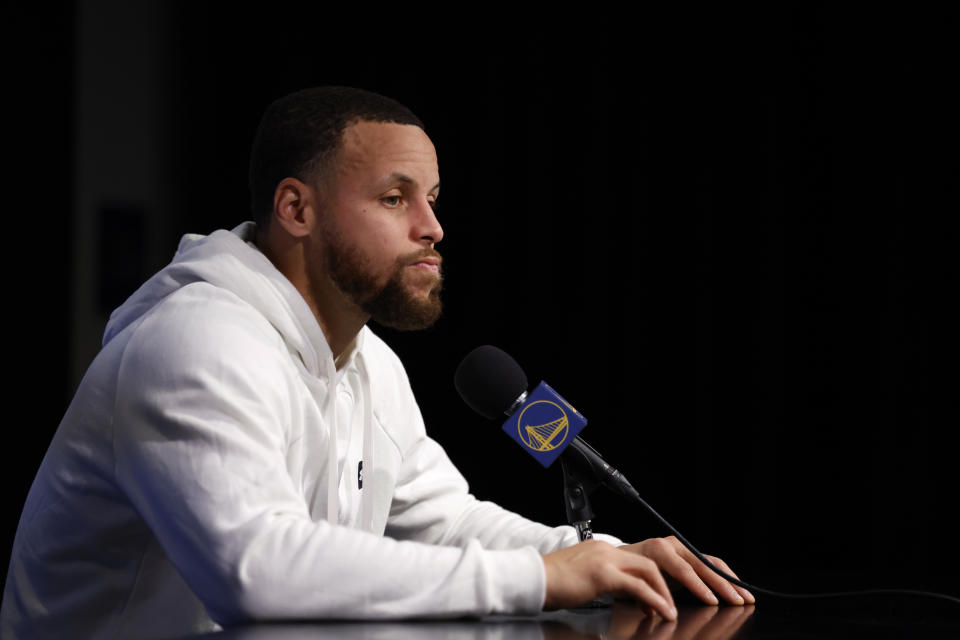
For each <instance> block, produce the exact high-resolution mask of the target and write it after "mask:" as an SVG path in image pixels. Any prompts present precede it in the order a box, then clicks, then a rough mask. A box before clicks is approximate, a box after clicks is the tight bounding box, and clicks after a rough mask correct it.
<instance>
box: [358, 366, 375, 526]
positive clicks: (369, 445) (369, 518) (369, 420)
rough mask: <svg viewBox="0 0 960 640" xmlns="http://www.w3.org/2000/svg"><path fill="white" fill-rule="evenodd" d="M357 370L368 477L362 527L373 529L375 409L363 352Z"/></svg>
mask: <svg viewBox="0 0 960 640" xmlns="http://www.w3.org/2000/svg"><path fill="white" fill-rule="evenodd" d="M356 362H357V370H358V371H359V373H360V394H361V395H362V396H363V466H364V471H365V473H364V475H365V476H366V478H367V482H366V489H365V490H361V491H360V528H362V529H363V530H364V531H371V532H372V531H373V497H374V496H373V494H374V492H375V491H376V487H375V486H374V484H373V470H374V469H375V468H376V467H375V466H374V460H373V409H372V408H371V399H370V395H371V394H370V373H369V372H368V371H367V361H366V359H365V358H364V357H363V352H362V351H361V352H360V353H358V354H357V357H356Z"/></svg>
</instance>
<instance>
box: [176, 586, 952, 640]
mask: <svg viewBox="0 0 960 640" xmlns="http://www.w3.org/2000/svg"><path fill="white" fill-rule="evenodd" d="M678 609H679V612H680V615H679V618H678V620H677V621H676V622H667V621H665V620H663V619H662V618H660V617H658V616H648V615H647V614H646V613H645V612H644V611H643V609H641V608H639V607H636V606H633V605H631V604H625V603H619V602H618V603H616V604H614V605H613V607H612V608H601V609H582V610H580V609H578V610H565V611H555V612H548V613H543V614H541V615H539V616H536V617H509V616H496V617H487V618H482V619H479V620H476V619H470V620H443V621H408V622H329V621H328V622H311V623H296V624H289V623H285V624H263V623H261V624H256V625H251V626H246V627H236V628H231V629H226V630H224V631H220V632H217V633H213V634H206V635H201V636H193V637H194V638H204V639H206V640H238V639H243V640H267V639H270V640H308V639H315V638H346V639H350V638H365V639H378V638H391V639H393V638H398V639H401V640H402V639H405V638H418V639H426V640H433V639H437V640H439V639H441V638H454V639H458V640H459V639H464V640H466V639H473V638H476V639H481V638H483V639H492V638H529V639H532V640H540V639H544V640H553V639H561V638H563V639H566V638H606V639H610V640H615V639H617V640H618V639H626V638H656V639H657V640H668V639H670V640H681V639H683V640H686V639H693V638H697V639H707V640H725V639H726V638H845V639H847V638H852V639H856V638H872V639H877V640H883V639H885V638H921V639H925V638H934V639H936V638H957V639H960V605H956V604H951V603H947V602H937V601H931V600H924V599H918V598H909V597H882V598H873V599H866V598H862V599H855V600H854V599H847V600H843V601H841V600H838V601H832V602H821V601H817V602H803V603H797V602H789V603H786V602H774V601H761V602H760V603H758V604H756V605H747V606H743V607H736V606H719V607H711V606H703V605H697V604H693V603H688V604H680V603H678Z"/></svg>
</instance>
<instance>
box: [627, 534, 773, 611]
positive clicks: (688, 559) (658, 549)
mask: <svg viewBox="0 0 960 640" xmlns="http://www.w3.org/2000/svg"><path fill="white" fill-rule="evenodd" d="M620 548H621V549H624V550H627V551H631V552H633V553H635V554H637V555H640V556H643V557H645V558H649V559H650V560H653V561H654V562H655V563H656V565H657V566H658V567H660V569H662V570H663V571H665V572H666V573H668V574H670V575H671V576H673V578H674V579H676V580H677V581H678V582H680V584H682V585H683V586H685V587H686V588H687V589H689V590H690V592H691V593H693V594H694V595H695V596H697V597H698V598H700V599H701V600H703V601H704V602H706V603H707V604H718V602H717V598H716V596H714V595H713V594H714V592H716V593H717V594H718V595H719V596H720V597H721V598H723V599H724V600H726V601H727V602H729V603H730V604H743V603H744V602H747V603H750V604H752V603H754V602H756V599H755V598H754V597H753V594H752V593H750V592H749V591H747V590H746V589H744V588H743V587H738V586H737V585H735V584H731V583H730V582H727V581H726V580H725V579H723V578H721V577H720V576H719V575H717V574H716V573H714V572H713V570H712V569H710V567H708V566H707V565H705V564H703V563H702V562H700V560H699V559H697V557H696V556H695V555H693V554H692V553H690V550H689V549H687V548H686V547H685V546H683V544H682V543H681V542H680V541H679V540H677V539H676V537H674V536H670V537H669V538H650V539H649V540H644V541H643V542H638V543H636V544H631V545H627V546H624V547H620ZM705 557H706V558H707V559H708V560H710V562H712V563H713V564H715V565H716V566H717V568H718V569H720V570H722V571H725V572H726V573H728V574H730V575H732V576H733V577H734V578H737V579H739V578H740V576H738V575H737V574H735V573H734V572H733V571H731V570H730V567H728V566H727V563H726V562H724V561H723V560H721V559H720V558H715V557H713V556H707V555H706V554H705ZM711 589H712V590H713V591H711Z"/></svg>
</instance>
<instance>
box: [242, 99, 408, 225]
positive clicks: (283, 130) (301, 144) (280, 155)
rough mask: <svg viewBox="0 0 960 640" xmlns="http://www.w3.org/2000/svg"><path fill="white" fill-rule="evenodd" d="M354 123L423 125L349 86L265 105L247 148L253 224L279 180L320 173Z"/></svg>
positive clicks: (265, 218)
mask: <svg viewBox="0 0 960 640" xmlns="http://www.w3.org/2000/svg"><path fill="white" fill-rule="evenodd" d="M355 122H393V123H397V124H412V125H416V126H418V127H420V128H421V129H424V128H425V127H424V126H423V123H422V122H420V119H419V118H417V116H415V115H414V114H413V112H412V111H410V109H408V108H407V107H405V106H403V105H402V104H400V103H399V102H397V101H396V100H394V99H392V98H388V97H386V96H382V95H379V94H376V93H373V92H371V91H365V90H363V89H355V88H352V87H313V88H310V89H302V90H300V91H297V92H294V93H291V94H289V95H286V96H284V97H282V98H279V99H277V100H275V101H274V102H272V103H271V104H270V106H268V107H267V109H266V111H265V112H264V114H263V118H262V119H261V120H260V126H259V127H258V128H257V133H256V135H255V136H254V139H253V148H252V150H251V152H250V174H249V179H250V207H251V210H252V213H253V218H254V220H256V221H257V224H258V225H260V226H265V225H266V224H268V223H269V220H270V216H271V214H272V213H273V194H274V191H275V190H276V188H277V184H279V183H280V181H281V180H283V179H284V178H297V179H298V180H303V181H304V182H307V181H311V180H314V179H316V178H318V177H320V176H323V175H324V172H325V171H327V170H328V168H329V167H328V166H327V165H328V163H329V160H330V158H331V157H332V156H334V155H335V154H336V152H337V151H338V150H339V149H340V145H341V143H342V141H343V132H344V131H345V130H346V128H347V127H348V126H350V125H351V124H353V123H355Z"/></svg>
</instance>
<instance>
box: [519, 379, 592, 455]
mask: <svg viewBox="0 0 960 640" xmlns="http://www.w3.org/2000/svg"><path fill="white" fill-rule="evenodd" d="M585 426H587V419H586V418H584V417H583V416H582V415H581V414H580V413H579V412H578V411H577V410H576V409H574V408H573V407H571V406H570V403H568V402H567V401H566V400H564V399H563V398H562V397H561V396H560V394H559V393H557V392H556V391H554V390H553V388H552V387H550V385H548V384H547V383H546V382H541V383H540V384H539V385H537V388H536V389H534V390H533V392H531V393H530V395H528V396H527V399H526V400H525V401H524V403H523V404H522V405H521V406H520V408H519V409H517V410H516V411H514V412H513V414H512V415H511V416H510V417H509V418H507V421H506V422H504V423H503V430H504V431H505V432H506V434H507V435H508V436H510V437H511V438H513V439H514V440H515V441H516V443H517V444H519V445H520V447H521V448H522V449H523V450H524V451H526V452H527V453H529V454H530V455H532V456H533V457H534V458H535V459H536V460H537V462H539V463H540V464H542V465H543V466H544V467H549V466H550V465H551V464H552V463H553V461H554V460H556V459H557V457H558V456H559V455H560V454H561V453H563V450H564V449H566V448H567V446H568V445H569V444H570V443H571V442H573V440H574V438H576V437H577V434H578V433H580V431H581V430H582V429H583V428H584V427H585Z"/></svg>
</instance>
